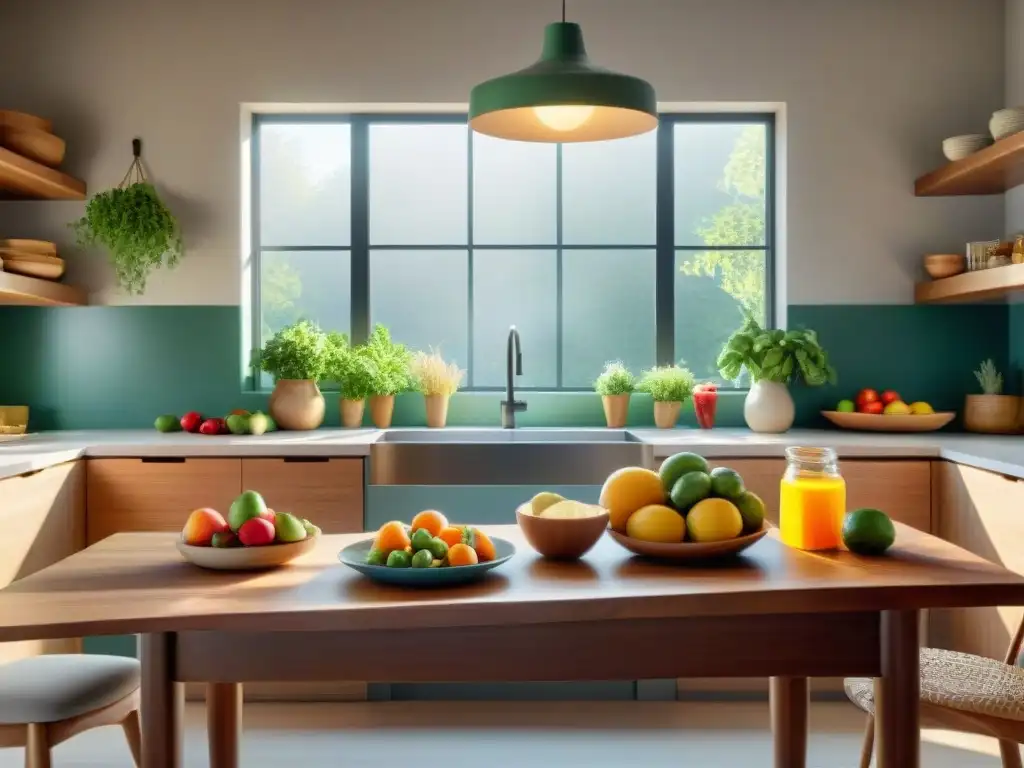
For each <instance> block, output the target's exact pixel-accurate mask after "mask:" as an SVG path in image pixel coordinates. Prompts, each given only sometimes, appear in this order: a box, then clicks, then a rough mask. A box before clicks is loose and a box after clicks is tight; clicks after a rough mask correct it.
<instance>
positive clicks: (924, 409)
mask: <svg viewBox="0 0 1024 768" xmlns="http://www.w3.org/2000/svg"><path fill="white" fill-rule="evenodd" d="M910 412H911V413H912V414H914V415H915V416H927V415H929V414H931V413H935V409H934V408H932V407H931V405H929V404H928V403H925V402H916V403H911V404H910Z"/></svg>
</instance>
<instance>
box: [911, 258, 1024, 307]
mask: <svg viewBox="0 0 1024 768" xmlns="http://www.w3.org/2000/svg"><path fill="white" fill-rule="evenodd" d="M1014 291H1024V264H1010V265H1009V266H1005V267H995V268H993V269H979V270H977V271H976V272H964V273H963V274H959V275H954V276H953V277H946V278H943V279H942V280H929V281H927V282H924V283H918V284H917V285H916V286H914V301H915V302H916V303H918V304H931V303H935V302H940V301H979V300H981V299H994V298H998V297H1000V296H1005V295H1006V294H1008V293H1013V292H1014Z"/></svg>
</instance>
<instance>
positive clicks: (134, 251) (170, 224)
mask: <svg viewBox="0 0 1024 768" xmlns="http://www.w3.org/2000/svg"><path fill="white" fill-rule="evenodd" d="M132 150H133V154H134V157H133V159H132V164H131V166H130V167H129V168H128V173H126V174H125V176H124V178H123V179H122V180H121V183H120V184H118V185H117V187H116V188H115V189H109V190H107V191H106V192H100V193H99V194H98V195H94V196H93V197H92V199H91V200H89V203H88V205H86V208H85V216H83V217H82V218H81V219H79V220H78V221H76V222H74V223H73V224H72V225H71V226H72V227H73V228H74V230H75V232H76V234H77V235H78V244H79V245H83V246H92V245H101V246H103V247H104V248H106V249H107V251H108V252H109V253H110V261H111V263H112V264H113V266H114V272H115V273H116V275H117V283H118V285H120V286H121V288H123V289H124V290H125V292H127V293H129V294H141V293H143V292H145V290H146V278H147V277H148V276H149V273H150V272H152V271H153V270H154V269H159V268H160V266H161V265H163V264H166V265H167V267H168V268H170V267H173V266H175V265H176V264H177V263H178V260H179V259H180V258H181V256H182V252H183V246H182V241H181V232H180V230H179V229H178V221H177V219H175V218H174V216H173V215H172V214H171V212H170V211H169V210H168V209H167V206H166V205H164V204H163V202H161V200H160V198H159V197H158V196H157V193H156V189H155V188H154V187H153V185H152V184H151V183H150V182H149V179H148V178H147V177H146V171H145V170H144V169H143V167H142V142H141V140H139V139H135V140H134V141H133V142H132Z"/></svg>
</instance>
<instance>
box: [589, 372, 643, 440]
mask: <svg viewBox="0 0 1024 768" xmlns="http://www.w3.org/2000/svg"><path fill="white" fill-rule="evenodd" d="M635 389H636V377H635V376H634V375H633V374H632V373H630V371H629V369H628V368H627V367H626V366H625V365H623V364H622V362H621V361H619V360H614V361H612V362H610V363H605V366H604V370H603V371H602V372H601V375H600V376H598V377H597V380H596V381H595V382H594V391H595V392H597V394H599V395H600V396H601V405H603V406H604V420H605V422H606V423H607V424H608V426H609V427H611V428H615V429H621V428H622V427H624V426H626V418H627V417H628V415H629V396H630V394H632V393H633V390H635Z"/></svg>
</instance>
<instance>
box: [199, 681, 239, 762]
mask: <svg viewBox="0 0 1024 768" xmlns="http://www.w3.org/2000/svg"><path fill="white" fill-rule="evenodd" d="M206 730H207V734H208V737H209V739H210V768H238V767H239V765H241V758H240V756H239V748H240V741H241V737H242V684H241V683H208V684H207V686H206Z"/></svg>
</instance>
